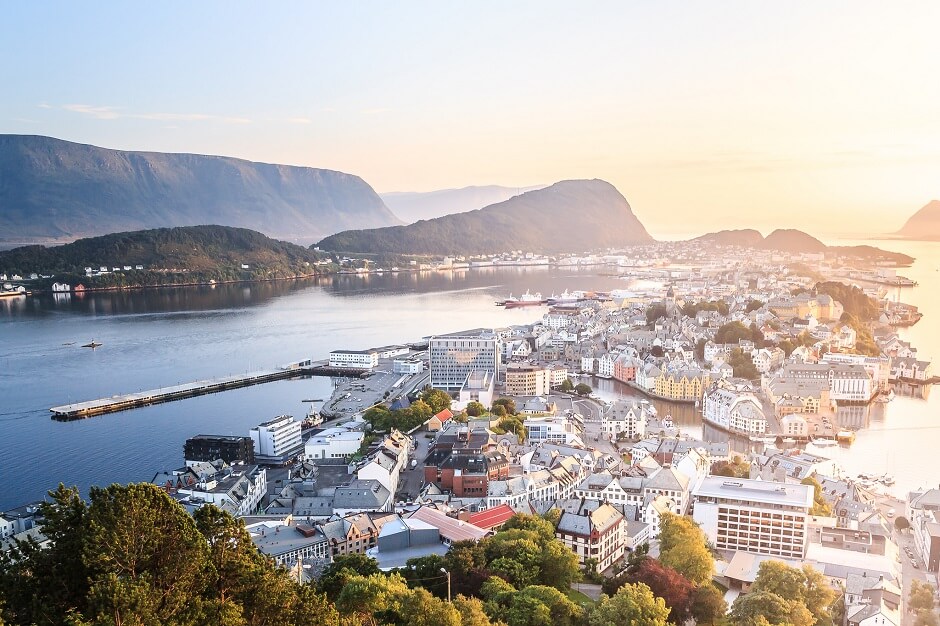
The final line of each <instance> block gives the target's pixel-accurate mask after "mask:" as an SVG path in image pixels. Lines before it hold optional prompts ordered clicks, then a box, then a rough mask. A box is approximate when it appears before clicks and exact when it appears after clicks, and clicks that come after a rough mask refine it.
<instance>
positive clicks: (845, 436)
mask: <svg viewBox="0 0 940 626" xmlns="http://www.w3.org/2000/svg"><path fill="white" fill-rule="evenodd" d="M836 440H837V441H838V442H839V443H852V442H853V441H855V433H853V432H852V431H851V430H847V429H845V428H843V429H842V430H840V431H839V432H837V433H836Z"/></svg>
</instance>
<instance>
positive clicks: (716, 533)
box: [693, 476, 813, 559]
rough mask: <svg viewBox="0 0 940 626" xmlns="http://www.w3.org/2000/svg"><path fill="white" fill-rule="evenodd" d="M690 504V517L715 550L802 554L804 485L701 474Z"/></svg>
mask: <svg viewBox="0 0 940 626" xmlns="http://www.w3.org/2000/svg"><path fill="white" fill-rule="evenodd" d="M693 500H694V509H693V510H694V513H693V519H694V520H695V522H696V523H697V524H698V525H699V526H700V527H701V528H702V530H703V531H704V532H705V536H706V537H707V538H708V540H709V541H711V542H712V543H713V544H714V545H715V547H716V548H718V549H719V550H742V551H745V552H754V553H757V554H771V555H775V556H780V557H785V558H793V559H802V558H804V557H805V556H806V546H807V538H808V526H807V518H808V516H809V510H810V508H812V506H813V488H812V487H811V486H809V485H801V484H797V485H792V484H786V485H784V484H781V483H774V482H765V481H761V480H748V479H744V478H736V479H730V478H725V477H723V476H706V477H705V478H704V479H702V482H701V483H699V485H698V486H697V487H696V488H695V490H694V491H693Z"/></svg>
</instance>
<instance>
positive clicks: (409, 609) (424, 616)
mask: <svg viewBox="0 0 940 626" xmlns="http://www.w3.org/2000/svg"><path fill="white" fill-rule="evenodd" d="M401 617H402V622H403V623H405V624H409V625H410V626H461V616H460V611H458V610H457V607H455V606H454V605H452V604H451V603H450V602H447V601H446V600H441V599H440V598H436V597H434V596H433V595H431V594H430V593H428V592H427V591H426V590H425V589H414V590H413V591H412V592H411V593H409V594H408V595H406V596H405V599H404V601H403V602H402V607H401Z"/></svg>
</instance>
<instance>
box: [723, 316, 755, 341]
mask: <svg viewBox="0 0 940 626" xmlns="http://www.w3.org/2000/svg"><path fill="white" fill-rule="evenodd" d="M741 339H750V340H753V339H754V333H753V332H752V331H751V329H750V327H748V326H745V325H744V324H742V323H741V322H738V321H734V322H728V323H727V324H724V325H723V326H721V327H719V328H718V331H717V332H716V333H715V339H714V342H715V343H738V341H740V340H741Z"/></svg>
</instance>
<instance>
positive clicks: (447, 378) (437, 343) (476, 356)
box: [428, 328, 500, 389]
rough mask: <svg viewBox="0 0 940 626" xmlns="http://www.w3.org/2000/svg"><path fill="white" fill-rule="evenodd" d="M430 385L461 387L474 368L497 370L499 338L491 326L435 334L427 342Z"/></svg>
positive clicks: (488, 370) (495, 372) (449, 387)
mask: <svg viewBox="0 0 940 626" xmlns="http://www.w3.org/2000/svg"><path fill="white" fill-rule="evenodd" d="M428 353H429V355H430V356H429V358H430V370H431V386H432V387H434V388H435V389H460V387H461V386H462V385H463V384H464V381H466V380H467V376H468V375H469V374H470V372H472V371H474V370H482V371H484V372H488V373H489V374H490V375H491V376H493V377H494V378H495V377H496V375H497V373H498V372H499V365H500V339H499V337H498V336H497V334H496V333H495V332H494V331H493V330H492V329H485V328H478V329H475V330H466V331H462V332H458V333H451V334H449V335H435V336H434V337H431V339H430V341H429V345H428Z"/></svg>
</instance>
